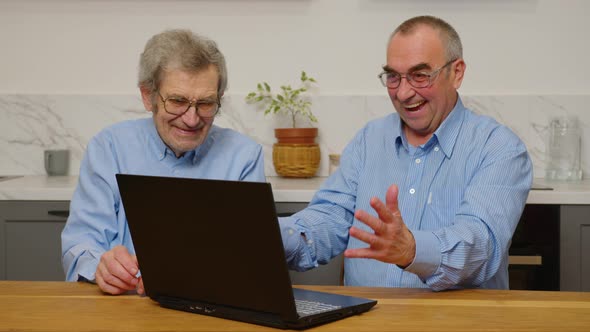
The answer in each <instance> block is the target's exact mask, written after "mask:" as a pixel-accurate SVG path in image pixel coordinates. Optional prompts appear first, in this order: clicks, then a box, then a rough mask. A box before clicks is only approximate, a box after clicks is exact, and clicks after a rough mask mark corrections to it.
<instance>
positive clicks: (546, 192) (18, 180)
mask: <svg viewBox="0 0 590 332" xmlns="http://www.w3.org/2000/svg"><path fill="white" fill-rule="evenodd" d="M267 180H268V182H270V183H271V184H272V187H273V193H274V197H275V201H277V202H309V201H310V200H311V198H312V197H313V195H314V193H315V192H316V190H317V189H318V188H319V187H320V185H321V184H322V183H323V182H324V181H325V180H326V177H314V178H309V179H288V178H281V177H272V176H271V177H268V178H267ZM77 181H78V177H77V176H22V177H13V178H10V179H5V180H4V181H0V200H24V201H27V200H30V201H37V200H38V201H45V200H49V201H69V200H70V199H71V198H72V194H73V193H74V189H75V187H76V184H77ZM533 188H540V189H533V190H531V192H530V194H529V197H528V199H527V204H572V205H590V180H582V181H578V182H553V181H547V180H544V179H535V182H534V185H533Z"/></svg>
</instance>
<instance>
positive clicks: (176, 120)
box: [141, 65, 221, 157]
mask: <svg viewBox="0 0 590 332" xmlns="http://www.w3.org/2000/svg"><path fill="white" fill-rule="evenodd" d="M163 75H164V77H163V79H162V81H161V83H160V87H159V90H158V91H155V92H153V93H154V94H155V95H152V93H151V92H150V91H149V90H147V89H145V88H141V96H142V99H143V103H144V106H145V108H146V109H147V110H148V111H152V112H153V113H154V114H153V118H154V123H155V125H156V129H157V130H158V134H159V135H160V137H161V138H162V140H163V141H164V143H165V144H166V145H167V146H168V147H169V148H170V149H171V150H172V151H174V154H175V155H176V156H177V157H180V156H182V155H183V154H184V153H185V152H187V151H190V150H193V149H195V148H196V147H197V146H199V145H201V144H202V143H203V141H205V138H206V137H207V134H208V133H209V130H210V129H211V126H212V125H213V118H209V119H207V118H202V117H199V115H197V112H196V110H195V108H194V106H193V107H191V108H190V109H189V110H188V111H187V112H185V113H184V114H182V115H179V116H178V115H173V114H170V113H168V112H166V111H165V109H164V102H163V101H162V99H161V98H160V97H159V96H158V93H160V94H161V95H162V97H163V98H168V97H170V96H175V97H183V98H185V99H188V100H191V101H193V100H198V101H217V100H219V98H220V97H221V96H218V95H217V88H218V84H219V83H218V82H219V75H218V73H217V69H216V67H215V66H213V65H210V66H209V67H207V68H206V69H204V70H201V71H198V72H187V71H182V70H178V69H176V70H168V71H166V72H165V73H164V74H163ZM154 103H155V104H154Z"/></svg>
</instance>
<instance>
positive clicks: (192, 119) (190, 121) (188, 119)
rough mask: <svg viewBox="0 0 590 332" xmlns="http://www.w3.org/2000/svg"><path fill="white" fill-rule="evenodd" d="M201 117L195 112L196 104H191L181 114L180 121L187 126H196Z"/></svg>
mask: <svg viewBox="0 0 590 332" xmlns="http://www.w3.org/2000/svg"><path fill="white" fill-rule="evenodd" d="M202 120H203V119H201V117H200V116H199V114H197V106H196V105H191V107H189V109H188V110H187V111H186V112H184V114H183V115H182V121H183V122H184V123H185V124H186V125H187V126H188V127H191V128H192V127H196V126H197V125H198V124H199V122H201V121H202Z"/></svg>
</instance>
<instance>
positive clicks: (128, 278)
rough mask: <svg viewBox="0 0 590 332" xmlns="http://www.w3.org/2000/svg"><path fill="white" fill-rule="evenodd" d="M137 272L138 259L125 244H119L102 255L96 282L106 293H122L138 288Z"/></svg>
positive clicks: (97, 269)
mask: <svg viewBox="0 0 590 332" xmlns="http://www.w3.org/2000/svg"><path fill="white" fill-rule="evenodd" d="M137 272H138V266H137V259H136V258H134V257H132V256H131V255H130V254H129V252H128V251H127V248H125V247H124V246H117V247H115V248H113V249H111V250H109V251H107V252H105V253H104V254H103V255H102V256H101V258H100V262H99V264H98V266H97V268H96V283H97V284H98V286H99V287H100V289H101V290H103V291H104V292H106V293H109V294H121V293H124V292H126V291H129V290H134V289H136V287H137V284H138V278H137V277H136V274H137Z"/></svg>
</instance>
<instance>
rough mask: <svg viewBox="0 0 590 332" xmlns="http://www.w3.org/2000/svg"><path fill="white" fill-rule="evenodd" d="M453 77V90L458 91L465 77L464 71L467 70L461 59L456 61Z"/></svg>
mask: <svg viewBox="0 0 590 332" xmlns="http://www.w3.org/2000/svg"><path fill="white" fill-rule="evenodd" d="M454 68H455V69H454V70H455V71H454V73H453V74H454V77H453V87H454V88H455V90H458V89H459V88H460V87H461V83H462V82H463V77H464V75H465V69H467V65H466V64H465V61H463V59H459V60H457V62H456V63H455V66H454Z"/></svg>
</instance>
